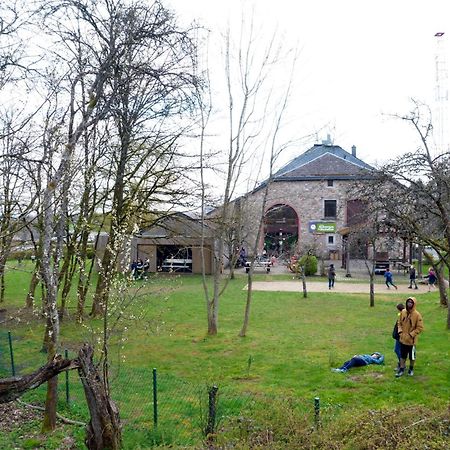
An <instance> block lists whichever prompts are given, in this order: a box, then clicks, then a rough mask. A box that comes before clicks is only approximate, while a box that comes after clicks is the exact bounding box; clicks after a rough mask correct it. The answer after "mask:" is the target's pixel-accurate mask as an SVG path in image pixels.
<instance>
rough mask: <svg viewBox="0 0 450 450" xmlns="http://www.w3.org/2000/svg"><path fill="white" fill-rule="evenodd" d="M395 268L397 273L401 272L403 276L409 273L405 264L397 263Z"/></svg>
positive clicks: (407, 265)
mask: <svg viewBox="0 0 450 450" xmlns="http://www.w3.org/2000/svg"><path fill="white" fill-rule="evenodd" d="M396 266H397V267H396V268H397V273H400V272H403V275H406V274H407V273H408V272H409V267H410V265H409V264H407V263H402V262H398V263H397V264H396Z"/></svg>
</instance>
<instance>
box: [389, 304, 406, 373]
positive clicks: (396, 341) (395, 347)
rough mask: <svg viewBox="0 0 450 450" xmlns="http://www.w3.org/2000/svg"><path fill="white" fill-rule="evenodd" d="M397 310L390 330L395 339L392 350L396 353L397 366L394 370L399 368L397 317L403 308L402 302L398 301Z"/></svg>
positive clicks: (399, 353)
mask: <svg viewBox="0 0 450 450" xmlns="http://www.w3.org/2000/svg"><path fill="white" fill-rule="evenodd" d="M396 308H397V310H398V314H397V319H396V320H395V324H394V329H393V330H392V337H393V338H394V339H395V345H394V352H395V354H396V355H397V359H398V361H397V367H396V369H395V370H396V372H398V370H399V369H400V358H401V352H400V340H399V339H400V335H399V334H398V318H399V317H400V313H401V312H402V311H403V310H404V309H405V305H404V304H403V303H399V304H398V305H397V306H396Z"/></svg>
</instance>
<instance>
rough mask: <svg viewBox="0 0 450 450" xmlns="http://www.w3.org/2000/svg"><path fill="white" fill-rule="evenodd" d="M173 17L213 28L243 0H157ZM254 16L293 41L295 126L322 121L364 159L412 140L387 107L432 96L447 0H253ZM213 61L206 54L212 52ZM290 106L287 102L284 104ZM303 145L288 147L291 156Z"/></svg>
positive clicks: (318, 125) (406, 106) (449, 11)
mask: <svg viewBox="0 0 450 450" xmlns="http://www.w3.org/2000/svg"><path fill="white" fill-rule="evenodd" d="M166 3H167V4H168V5H169V6H171V7H172V8H173V9H174V10H175V11H176V13H177V15H178V16H179V17H180V19H182V20H186V21H190V20H192V19H198V20H199V21H200V23H201V24H203V25H205V26H207V27H209V28H210V29H211V30H212V31H213V32H219V31H223V30H224V29H225V28H226V24H227V21H228V20H230V22H231V23H233V22H236V21H239V20H240V17H241V9H242V4H243V3H247V4H248V3H251V2H245V1H244V0H188V1H187V0H167V2H166ZM253 3H254V4H255V12H256V20H257V23H259V24H260V27H261V29H263V30H267V34H268V35H269V34H270V31H271V28H272V29H275V28H277V29H278V30H279V32H280V33H284V34H285V35H286V44H287V45H290V44H291V43H292V45H294V44H295V42H298V47H299V48H300V49H301V53H300V59H299V63H298V70H297V75H296V90H295V96H294V98H293V99H292V101H293V102H294V110H295V122H296V124H295V127H296V129H297V132H299V133H300V134H301V135H303V136H304V135H307V134H310V133H313V132H314V131H316V130H322V131H321V133H320V135H319V136H318V140H319V142H320V141H321V140H323V139H325V138H326V135H327V133H330V134H331V138H332V139H333V141H334V143H335V144H337V145H340V146H341V147H343V148H344V149H346V150H347V151H351V146H352V145H356V147H357V156H359V157H360V158H361V159H363V160H365V161H366V162H368V163H370V164H376V163H380V162H382V161H385V160H386V159H388V158H390V157H392V156H395V155H398V154H401V153H404V152H405V151H408V150H412V149H414V148H415V147H416V146H417V145H418V143H417V140H416V135H415V134H414V133H413V132H412V130H410V129H409V128H408V127H407V126H406V125H405V124H404V123H402V122H401V121H399V120H395V119H392V118H390V117H389V115H391V114H400V115H401V114H406V113H408V112H409V111H410V110H411V109H412V104H411V102H410V99H411V98H414V99H417V100H419V101H422V102H424V103H426V104H428V105H430V107H433V106H434V96H435V94H434V93H435V88H436V73H435V56H436V52H437V45H436V38H435V37H434V35H435V33H436V32H446V33H447V34H446V35H445V37H446V39H445V44H446V47H447V51H446V59H447V67H448V62H449V61H450V56H449V52H448V48H449V46H448V43H447V41H448V40H449V39H450V27H448V25H449V23H450V1H449V0H427V1H425V0H377V1H373V0H372V1H369V0H277V1H273V0H272V1H269V0H256V1H254V2H253ZM212 61H213V60H212ZM292 108H293V106H292V105H291V110H292ZM307 147H308V146H306V145H305V146H301V148H298V149H291V150H290V154H288V155H287V156H286V158H287V159H291V157H294V156H295V154H299V153H301V152H303V151H304V150H306V149H307Z"/></svg>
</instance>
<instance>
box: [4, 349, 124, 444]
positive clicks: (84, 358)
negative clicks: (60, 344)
mask: <svg viewBox="0 0 450 450" xmlns="http://www.w3.org/2000/svg"><path fill="white" fill-rule="evenodd" d="M93 354H94V350H93V349H92V347H91V346H90V345H88V344H84V345H83V347H82V348H81V349H80V351H79V352H78V358H76V359H73V360H70V359H62V357H61V356H60V355H58V356H55V357H54V358H53V359H52V360H51V361H49V362H48V363H47V364H46V365H45V366H42V367H41V368H39V369H38V370H36V371H34V372H33V373H31V374H30V375H25V376H22V377H12V378H4V379H0V403H8V402H12V401H14V400H16V399H17V398H19V397H20V396H21V395H22V394H24V393H25V392H27V391H28V390H30V389H35V388H37V387H38V386H40V385H41V384H43V383H45V382H46V381H47V382H49V384H50V382H51V381H52V380H56V379H57V377H56V376H57V375H58V374H59V373H61V372H63V371H66V370H72V369H78V374H79V375H80V379H81V382H82V383H83V387H84V392H85V394H86V400H87V404H88V407H89V412H90V415H91V420H90V422H89V424H88V425H87V427H86V440H85V443H86V446H87V448H88V449H92V450H101V449H109V450H118V449H120V448H121V444H122V432H121V424H120V417H119V411H118V409H117V406H116V405H115V403H114V402H113V401H112V400H111V399H110V397H109V392H108V389H107V388H106V383H105V380H104V379H103V378H102V377H101V376H100V374H99V373H98V370H97V368H96V367H95V366H94V362H93ZM55 384H56V383H55Z"/></svg>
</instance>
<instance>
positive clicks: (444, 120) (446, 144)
mask: <svg viewBox="0 0 450 450" xmlns="http://www.w3.org/2000/svg"><path fill="white" fill-rule="evenodd" d="M434 38H435V42H436V44H435V45H436V55H435V71H436V74H435V75H436V86H435V102H434V103H435V107H434V110H435V111H434V114H433V127H434V133H433V134H434V141H435V145H436V153H437V154H442V153H445V152H448V151H449V150H450V141H449V123H448V70H447V45H446V44H447V42H446V36H445V33H443V32H439V33H436V34H435V35H434Z"/></svg>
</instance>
